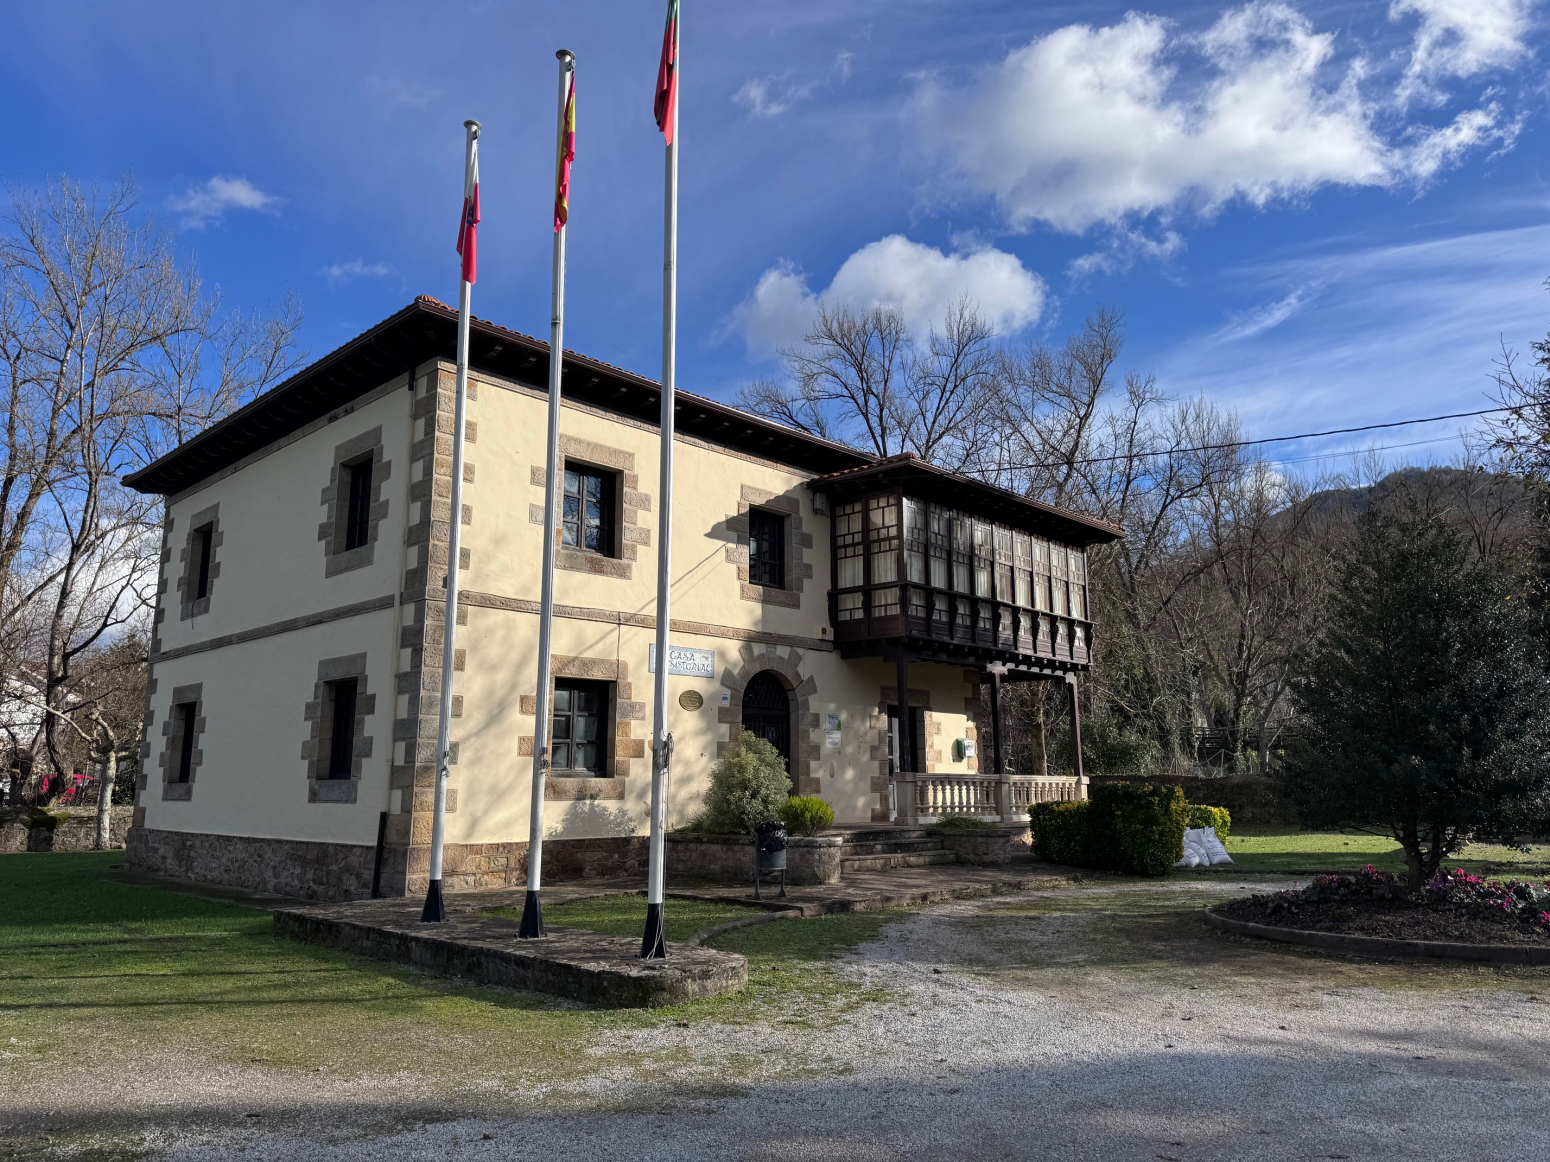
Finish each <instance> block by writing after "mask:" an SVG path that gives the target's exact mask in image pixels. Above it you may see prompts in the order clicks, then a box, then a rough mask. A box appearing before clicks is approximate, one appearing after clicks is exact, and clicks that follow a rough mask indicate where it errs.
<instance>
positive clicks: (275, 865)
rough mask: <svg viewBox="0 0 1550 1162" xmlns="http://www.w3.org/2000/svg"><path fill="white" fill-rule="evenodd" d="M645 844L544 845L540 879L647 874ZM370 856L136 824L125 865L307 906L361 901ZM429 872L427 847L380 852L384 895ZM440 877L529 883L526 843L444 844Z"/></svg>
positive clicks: (401, 891) (449, 882) (445, 881)
mask: <svg viewBox="0 0 1550 1162" xmlns="http://www.w3.org/2000/svg"><path fill="white" fill-rule="evenodd" d="M647 847H648V841H647V839H646V837H645V836H619V837H610V838H601V839H559V840H556V839H551V840H548V841H547V842H545V843H544V883H545V884H553V883H561V882H565V881H569V880H578V879H602V878H607V877H612V876H623V875H644V874H645V871H646V859H647ZM376 854H377V853H376V848H375V847H371V846H367V845H363V844H352V843H319V842H314V841H311V840H301V839H268V838H261V837H258V836H247V835H209V834H205V833H203V832H197V831H156V830H152V829H150V828H147V827H133V828H130V830H129V836H128V851H127V856H128V858H127V861H126V862H127V863H128V864H129V866H130V867H134V868H139V869H141V870H143V871H148V872H153V873H155V874H157V875H164V876H170V877H172V878H173V879H180V880H195V881H199V882H202V883H211V884H226V885H229V886H232V887H238V888H247V889H249V890H252V891H258V892H272V893H274V894H275V895H280V896H294V897H297V898H298V899H304V900H358V899H363V898H365V897H368V896H370V895H371V880H372V873H373V869H374V867H375V865H376ZM406 857H407V858H406ZM429 873H430V848H429V847H419V846H417V847H413V848H410V849H409V850H408V851H405V849H404V848H402V847H387V848H384V849H383V852H382V894H383V895H385V896H403V895H420V894H422V893H424V891H425V889H426V885H427V883H428V882H429V879H430V875H429ZM441 874H442V886H443V887H444V888H445V889H446V890H447V891H451V892H455V891H469V890H472V889H476V888H503V887H521V886H522V885H524V884H525V883H526V882H527V844H526V843H449V844H447V846H446V847H445V849H444V850H443V851H442V860H441Z"/></svg>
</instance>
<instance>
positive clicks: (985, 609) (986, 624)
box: [974, 601, 995, 638]
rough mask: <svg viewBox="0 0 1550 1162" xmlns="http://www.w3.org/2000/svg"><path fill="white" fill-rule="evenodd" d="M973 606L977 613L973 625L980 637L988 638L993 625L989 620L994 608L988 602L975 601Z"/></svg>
mask: <svg viewBox="0 0 1550 1162" xmlns="http://www.w3.org/2000/svg"><path fill="white" fill-rule="evenodd" d="M974 604H975V606H976V611H977V613H978V616H977V617H976V618H975V625H976V626H977V627H978V629H979V633H980V636H981V637H984V638H988V637H989V636H990V635H991V633H992V632H993V629H992V627H993V625H994V623H993V622H992V620H991V615H992V612H993V611H994V610H995V606H994V605H992V604H991V603H990V602H988V601H976V602H975V603H974Z"/></svg>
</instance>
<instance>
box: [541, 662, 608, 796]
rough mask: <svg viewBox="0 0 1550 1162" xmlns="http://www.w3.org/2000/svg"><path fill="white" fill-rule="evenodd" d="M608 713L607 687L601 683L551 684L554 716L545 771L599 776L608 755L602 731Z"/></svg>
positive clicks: (566, 775)
mask: <svg viewBox="0 0 1550 1162" xmlns="http://www.w3.org/2000/svg"><path fill="white" fill-rule="evenodd" d="M607 712H608V687H607V685H606V684H604V683H602V682H573V681H569V680H565V679H562V680H560V681H558V682H556V683H555V684H554V718H553V720H552V721H553V729H552V732H551V736H550V745H549V773H550V774H551V775H558V776H560V777H563V778H591V779H596V778H601V777H603V765H604V762H605V761H606V760H607V758H608V756H607V754H605V753H604V750H605V748H604V742H605V740H606V739H607V734H606V733H605V732H604V730H603V720H604V716H605V715H606V714H607Z"/></svg>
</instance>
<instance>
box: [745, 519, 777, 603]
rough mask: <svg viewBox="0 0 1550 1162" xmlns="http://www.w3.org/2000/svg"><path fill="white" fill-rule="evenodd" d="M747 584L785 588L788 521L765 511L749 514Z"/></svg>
mask: <svg viewBox="0 0 1550 1162" xmlns="http://www.w3.org/2000/svg"><path fill="white" fill-rule="evenodd" d="M748 581H749V583H750V584H753V585H763V586H765V587H766V588H770V589H784V588H786V517H785V514H783V513H778V512H771V511H769V510H768V509H763V508H751V509H749V510H748Z"/></svg>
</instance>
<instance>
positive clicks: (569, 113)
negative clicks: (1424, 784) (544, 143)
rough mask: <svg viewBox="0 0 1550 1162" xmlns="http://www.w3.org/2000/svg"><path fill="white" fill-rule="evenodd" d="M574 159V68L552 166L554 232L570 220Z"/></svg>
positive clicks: (558, 230) (563, 227)
mask: <svg viewBox="0 0 1550 1162" xmlns="http://www.w3.org/2000/svg"><path fill="white" fill-rule="evenodd" d="M575 160H576V70H575V69H572V70H571V74H570V85H569V87H568V89H567V90H566V94H565V116H564V118H563V119H562V120H561V122H560V152H559V159H558V160H557V161H556V162H555V167H554V232H555V233H556V234H558V233H559V232H560V231H561V230H563V229H565V223H566V222H567V221H569V220H570V163H571V162H573V161H575Z"/></svg>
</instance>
